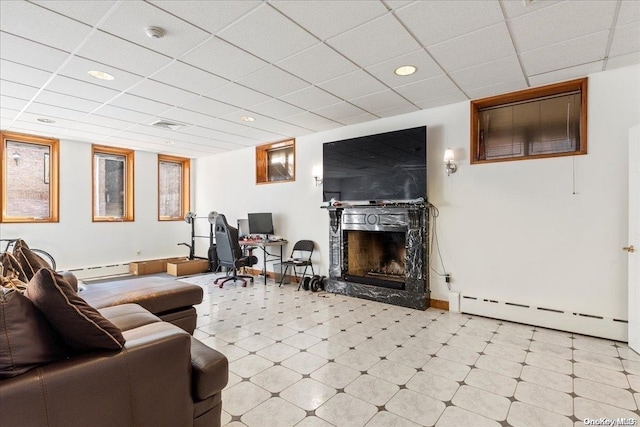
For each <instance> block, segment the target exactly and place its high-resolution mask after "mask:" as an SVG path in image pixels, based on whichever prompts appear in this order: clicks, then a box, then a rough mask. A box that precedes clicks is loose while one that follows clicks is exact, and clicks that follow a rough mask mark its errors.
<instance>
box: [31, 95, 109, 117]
mask: <svg viewBox="0 0 640 427" xmlns="http://www.w3.org/2000/svg"><path fill="white" fill-rule="evenodd" d="M35 102H39V103H41V104H47V105H54V106H57V107H62V108H68V109H70V110H76V111H83V112H85V113H88V112H90V111H93V110H95V109H96V108H98V107H99V106H100V105H101V103H100V102H95V101H89V100H87V99H81V98H78V97H76V96H71V95H64V94H62V93H56V92H51V91H48V90H43V91H42V92H40V94H38V96H37V97H36V98H35Z"/></svg>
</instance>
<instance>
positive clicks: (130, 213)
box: [91, 144, 135, 222]
mask: <svg viewBox="0 0 640 427" xmlns="http://www.w3.org/2000/svg"><path fill="white" fill-rule="evenodd" d="M97 153H102V154H113V155H116V156H124V158H125V174H126V176H125V185H126V188H125V192H126V197H125V207H124V215H123V216H122V218H119V217H104V216H102V217H101V216H96V212H95V197H96V194H95V187H96V186H95V182H94V179H95V155H96V154H97ZM134 165H135V158H134V151H133V150H129V149H126V148H117V147H107V146H103V145H95V144H94V145H92V146H91V218H92V221H93V222H130V221H134V220H135V216H134V203H135V197H134V175H135V171H134Z"/></svg>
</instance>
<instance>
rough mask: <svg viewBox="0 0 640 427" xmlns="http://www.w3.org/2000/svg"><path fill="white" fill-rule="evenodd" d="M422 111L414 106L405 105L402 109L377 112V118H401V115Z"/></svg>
mask: <svg viewBox="0 0 640 427" xmlns="http://www.w3.org/2000/svg"><path fill="white" fill-rule="evenodd" d="M419 110H420V109H419V108H418V107H416V106H415V105H412V104H407V105H403V106H401V107H393V108H389V109H386V110H381V111H376V112H375V113H376V116H378V117H393V116H399V115H400V114H407V113H413V112H415V111H419Z"/></svg>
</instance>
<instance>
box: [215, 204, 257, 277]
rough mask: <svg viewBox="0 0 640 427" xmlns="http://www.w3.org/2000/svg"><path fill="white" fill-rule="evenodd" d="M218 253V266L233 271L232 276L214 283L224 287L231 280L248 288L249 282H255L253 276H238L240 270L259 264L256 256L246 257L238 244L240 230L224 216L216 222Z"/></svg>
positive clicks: (219, 217) (219, 216) (220, 216)
mask: <svg viewBox="0 0 640 427" xmlns="http://www.w3.org/2000/svg"><path fill="white" fill-rule="evenodd" d="M215 234H216V253H217V254H218V265H219V266H220V267H225V268H227V269H232V272H231V275H230V276H226V277H219V278H217V279H216V280H215V281H214V282H213V283H215V284H218V282H220V285H219V286H220V287H222V286H223V285H224V284H225V283H226V282H228V281H229V280H233V281H234V282H235V281H237V280H241V281H242V286H247V280H246V279H249V280H250V281H251V282H253V276H249V275H244V274H238V268H241V267H251V266H252V265H254V264H256V263H257V262H258V258H256V257H255V256H244V255H243V253H242V249H241V248H240V244H239V243H238V229H237V228H235V227H231V226H230V225H229V224H228V223H227V219H226V218H225V216H224V215H222V214H218V217H217V218H216V222H215Z"/></svg>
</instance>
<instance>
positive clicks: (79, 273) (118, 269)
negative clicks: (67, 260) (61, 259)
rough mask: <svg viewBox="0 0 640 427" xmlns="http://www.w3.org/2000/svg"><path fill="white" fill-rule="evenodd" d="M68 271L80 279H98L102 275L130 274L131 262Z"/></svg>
mask: <svg viewBox="0 0 640 427" xmlns="http://www.w3.org/2000/svg"><path fill="white" fill-rule="evenodd" d="M66 271H70V272H71V273H73V274H74V275H75V276H76V277H77V278H78V280H87V279H97V278H101V277H109V276H119V275H123V274H129V263H126V264H111V265H100V266H95V267H83V268H74V269H68V270H66Z"/></svg>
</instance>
